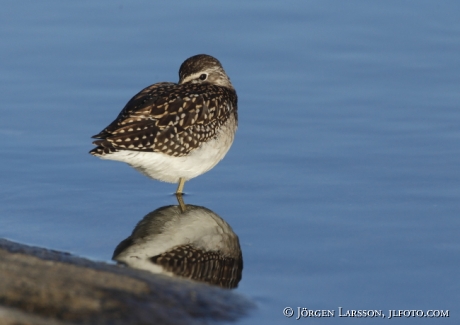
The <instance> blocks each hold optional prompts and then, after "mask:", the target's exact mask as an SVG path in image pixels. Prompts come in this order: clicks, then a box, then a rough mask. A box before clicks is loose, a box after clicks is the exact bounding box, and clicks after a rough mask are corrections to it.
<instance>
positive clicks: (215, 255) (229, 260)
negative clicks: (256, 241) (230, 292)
mask: <svg viewBox="0 0 460 325" xmlns="http://www.w3.org/2000/svg"><path fill="white" fill-rule="evenodd" d="M150 260H151V261H152V262H153V263H155V264H158V265H161V266H162V267H163V268H164V269H165V270H166V271H169V272H172V273H173V274H175V275H178V276H182V277H186V278H189V279H193V280H196V281H203V282H208V283H211V284H214V285H219V286H221V287H224V288H235V287H236V286H237V284H238V282H239V281H240V280H241V273H242V270H243V258H242V256H241V251H240V256H239V258H234V257H228V256H225V255H223V254H221V253H219V252H212V251H203V250H200V249H197V248H195V247H193V246H192V245H182V246H176V247H175V248H174V249H171V250H169V251H167V252H165V253H163V254H160V255H157V256H153V257H151V258H150Z"/></svg>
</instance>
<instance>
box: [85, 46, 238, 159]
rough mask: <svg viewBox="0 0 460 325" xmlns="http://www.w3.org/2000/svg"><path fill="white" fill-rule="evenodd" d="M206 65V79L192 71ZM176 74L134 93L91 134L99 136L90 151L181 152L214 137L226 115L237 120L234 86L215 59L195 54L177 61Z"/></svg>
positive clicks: (196, 70)
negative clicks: (173, 80)
mask: <svg viewBox="0 0 460 325" xmlns="http://www.w3.org/2000/svg"><path fill="white" fill-rule="evenodd" d="M208 70H209V73H206V74H207V80H201V79H200V76H199V75H196V76H195V74H197V73H201V72H203V71H205V72H207V71H208ZM179 77H180V80H179V83H178V84H176V83H169V82H162V83H157V84H154V85H151V86H149V87H147V88H145V89H143V90H142V91H141V92H139V93H138V94H137V95H135V96H134V97H133V98H132V99H131V100H130V101H129V102H128V103H127V104H126V106H125V107H124V109H123V110H122V111H121V113H120V114H119V115H118V117H117V118H116V119H115V121H113V122H112V123H111V124H110V125H109V126H107V127H106V128H105V129H104V130H103V131H101V132H100V133H98V134H96V135H95V136H93V138H97V139H99V140H96V141H94V142H93V143H94V144H95V145H96V146H97V147H96V148H94V149H93V150H91V151H90V153H91V154H93V155H95V156H103V155H106V154H110V153H113V152H116V151H118V150H133V151H144V152H161V153H164V154H166V155H169V156H173V157H181V156H186V155H188V154H189V153H190V152H191V151H193V150H194V149H197V148H198V147H200V145H201V144H202V143H205V142H207V141H209V140H210V139H212V138H214V137H216V134H217V133H218V131H219V128H220V127H221V126H222V125H223V124H224V123H225V122H226V121H228V120H229V117H230V116H231V115H233V116H234V117H235V121H237V96H236V92H235V90H234V89H233V86H232V85H231V83H230V80H229V79H228V77H227V76H226V75H225V72H224V70H223V68H222V66H221V64H220V62H219V61H217V60H216V59H215V58H213V57H211V56H208V55H197V56H194V57H192V58H189V59H188V60H186V61H185V62H184V63H183V64H182V65H181V68H180V70H179ZM221 77H222V78H221ZM227 80H228V83H227Z"/></svg>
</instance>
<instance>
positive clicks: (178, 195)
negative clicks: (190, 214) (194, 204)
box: [176, 193, 187, 213]
mask: <svg viewBox="0 0 460 325" xmlns="http://www.w3.org/2000/svg"><path fill="white" fill-rule="evenodd" d="M176 199H177V202H178V203H179V207H180V211H181V212H182V213H184V212H185V210H187V207H186V206H185V203H184V199H183V198H182V193H176Z"/></svg>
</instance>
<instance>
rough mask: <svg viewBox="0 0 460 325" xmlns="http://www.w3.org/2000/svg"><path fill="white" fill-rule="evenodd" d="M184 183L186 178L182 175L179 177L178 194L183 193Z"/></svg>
mask: <svg viewBox="0 0 460 325" xmlns="http://www.w3.org/2000/svg"><path fill="white" fill-rule="evenodd" d="M184 184H185V178H183V177H180V178H179V186H177V190H176V195H177V194H181V195H182V193H183V191H184Z"/></svg>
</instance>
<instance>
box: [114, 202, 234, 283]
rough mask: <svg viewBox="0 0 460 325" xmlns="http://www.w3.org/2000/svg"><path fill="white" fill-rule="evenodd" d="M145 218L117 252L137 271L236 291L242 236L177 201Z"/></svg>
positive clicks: (118, 257) (208, 214)
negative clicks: (160, 274)
mask: <svg viewBox="0 0 460 325" xmlns="http://www.w3.org/2000/svg"><path fill="white" fill-rule="evenodd" d="M179 204H180V205H171V206H164V207H161V208H158V209H156V210H155V211H152V212H150V213H149V214H147V215H146V216H145V217H144V218H143V219H142V220H141V221H140V222H139V223H138V224H137V225H136V227H135V228H134V230H133V232H132V234H131V236H129V237H128V238H126V239H125V240H123V241H122V242H121V243H120V244H118V246H117V248H115V252H114V253H113V257H112V259H113V260H116V261H118V262H121V263H124V264H127V265H128V266H131V267H133V268H137V269H143V270H148V271H151V272H153V273H163V274H167V275H176V276H180V277H185V278H189V279H193V280H196V281H202V282H207V283H209V284H213V285H218V286H221V287H223V288H236V287H237V285H238V282H239V281H240V280H241V273H242V270H243V256H242V253H241V248H240V243H239V240H238V236H237V235H236V234H235V233H234V232H233V230H232V228H231V227H230V225H229V224H228V223H227V222H225V221H224V220H223V219H222V218H221V217H219V216H218V215H217V214H215V213H214V212H213V211H211V210H209V209H207V208H204V207H200V206H196V205H187V204H184V203H183V202H181V201H180V202H179Z"/></svg>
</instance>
